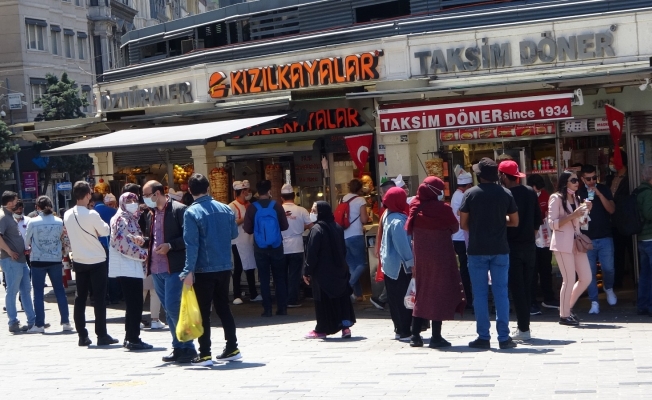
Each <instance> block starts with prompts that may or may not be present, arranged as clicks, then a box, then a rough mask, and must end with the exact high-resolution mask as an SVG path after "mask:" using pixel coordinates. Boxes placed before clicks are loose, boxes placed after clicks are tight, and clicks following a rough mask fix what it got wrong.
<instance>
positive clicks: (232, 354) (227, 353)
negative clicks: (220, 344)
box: [215, 347, 242, 361]
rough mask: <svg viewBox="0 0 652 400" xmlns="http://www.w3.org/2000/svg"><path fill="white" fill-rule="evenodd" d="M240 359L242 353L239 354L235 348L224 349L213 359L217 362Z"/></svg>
mask: <svg viewBox="0 0 652 400" xmlns="http://www.w3.org/2000/svg"><path fill="white" fill-rule="evenodd" d="M241 358H242V353H240V350H239V349H238V348H237V347H236V348H235V349H227V348H226V347H225V348H224V351H222V354H220V355H219V356H217V357H215V359H216V360H217V361H235V360H239V359H241Z"/></svg>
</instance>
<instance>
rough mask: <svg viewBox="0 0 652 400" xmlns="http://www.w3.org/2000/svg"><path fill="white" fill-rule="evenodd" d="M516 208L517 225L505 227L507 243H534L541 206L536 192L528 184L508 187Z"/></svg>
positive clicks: (539, 224) (539, 221) (539, 222)
mask: <svg viewBox="0 0 652 400" xmlns="http://www.w3.org/2000/svg"><path fill="white" fill-rule="evenodd" d="M509 191H510V192H512V196H513V197H514V202H515V203H516V207H517V208H518V226H517V227H513V228H507V241H508V242H509V245H510V246H512V245H518V244H534V240H535V238H536V237H535V236H534V231H536V230H538V229H539V226H541V207H539V200H538V197H537V194H536V193H535V192H534V190H532V188H531V187H529V186H523V185H518V186H514V187H513V188H511V189H509Z"/></svg>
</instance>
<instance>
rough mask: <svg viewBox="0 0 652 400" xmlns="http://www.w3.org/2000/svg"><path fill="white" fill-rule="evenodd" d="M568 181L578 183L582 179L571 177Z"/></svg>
mask: <svg viewBox="0 0 652 400" xmlns="http://www.w3.org/2000/svg"><path fill="white" fill-rule="evenodd" d="M568 181H569V182H570V183H577V182H579V181H580V180H579V179H577V178H570V179H569V180H568Z"/></svg>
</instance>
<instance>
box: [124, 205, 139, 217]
mask: <svg viewBox="0 0 652 400" xmlns="http://www.w3.org/2000/svg"><path fill="white" fill-rule="evenodd" d="M125 209H126V210H127V212H129V213H132V214H136V211H138V203H130V204H125Z"/></svg>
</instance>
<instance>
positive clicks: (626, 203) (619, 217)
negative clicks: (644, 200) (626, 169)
mask: <svg viewBox="0 0 652 400" xmlns="http://www.w3.org/2000/svg"><path fill="white" fill-rule="evenodd" d="M644 190H648V188H645V187H644V188H637V189H635V190H634V191H633V192H632V194H630V195H629V196H627V198H626V199H625V200H623V201H620V202H618V203H617V204H616V212H615V213H614V217H613V221H614V226H615V227H616V230H618V233H620V234H621V235H624V236H631V235H637V234H639V233H641V232H642V231H643V226H644V225H645V219H644V218H643V215H642V214H641V212H640V210H639V209H638V200H637V197H638V195H639V194H640V193H641V192H642V191H644Z"/></svg>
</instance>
